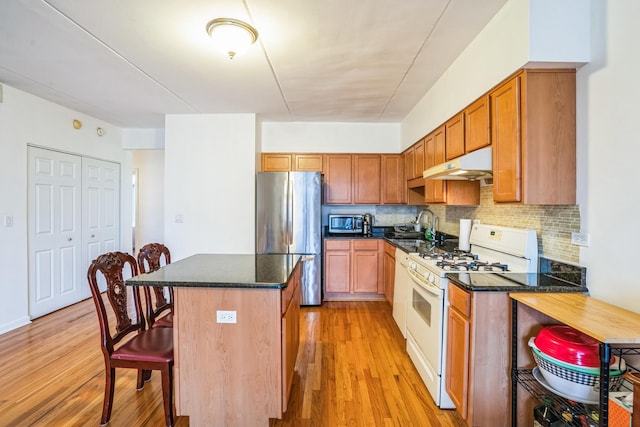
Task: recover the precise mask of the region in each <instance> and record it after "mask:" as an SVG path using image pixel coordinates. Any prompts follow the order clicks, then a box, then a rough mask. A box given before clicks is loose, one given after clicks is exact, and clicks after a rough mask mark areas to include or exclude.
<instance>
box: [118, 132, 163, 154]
mask: <svg viewBox="0 0 640 427" xmlns="http://www.w3.org/2000/svg"><path fill="white" fill-rule="evenodd" d="M122 148H124V149H131V150H135V149H143V150H144V149H149V150H152V149H160V150H161V149H163V148H164V129H131V128H129V129H123V130H122Z"/></svg>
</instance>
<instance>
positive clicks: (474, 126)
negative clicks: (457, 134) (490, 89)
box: [464, 95, 491, 153]
mask: <svg viewBox="0 0 640 427" xmlns="http://www.w3.org/2000/svg"><path fill="white" fill-rule="evenodd" d="M490 123H491V121H490V115H489V95H484V96H482V97H480V98H478V99H477V100H476V101H475V102H474V103H473V104H471V105H469V106H468V107H467V108H466V109H465V110H464V147H465V152H466V153H469V152H471V151H474V150H477V149H479V148H482V147H486V146H487V145H490V144H491V127H490Z"/></svg>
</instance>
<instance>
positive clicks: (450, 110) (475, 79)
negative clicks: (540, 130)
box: [401, 0, 589, 150]
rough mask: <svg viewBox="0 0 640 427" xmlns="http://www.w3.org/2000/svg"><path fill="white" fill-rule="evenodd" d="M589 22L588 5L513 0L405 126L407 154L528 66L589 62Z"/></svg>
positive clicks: (580, 0) (555, 0)
mask: <svg viewBox="0 0 640 427" xmlns="http://www.w3.org/2000/svg"><path fill="white" fill-rule="evenodd" d="M588 16H589V2H588V1H585V0H510V1H509V2H508V3H507V4H505V6H504V7H503V8H502V9H500V11H499V12H498V13H497V14H496V16H495V17H494V18H493V19H492V20H491V21H490V22H489V24H487V26H486V27H485V28H484V29H483V30H482V31H481V32H480V34H479V35H478V36H477V37H476V38H475V39H474V40H473V41H472V42H471V43H470V44H469V46H468V47H467V48H466V49H465V50H464V51H463V52H462V53H461V54H460V56H459V57H458V58H457V59H456V60H455V61H454V63H453V64H452V65H451V67H449V68H448V69H447V70H446V71H445V72H444V73H443V75H442V76H441V77H440V79H438V81H437V82H436V84H435V85H434V86H433V87H432V88H431V89H430V90H429V91H428V92H427V93H426V94H425V96H424V97H423V98H422V99H421V100H420V101H419V102H418V104H416V106H415V107H414V108H413V110H412V111H411V112H410V113H409V114H408V115H407V117H405V119H404V120H403V121H402V137H401V145H402V149H403V150H404V149H405V148H407V147H409V146H411V145H412V144H414V143H415V142H417V141H418V140H420V139H421V138H422V137H424V136H425V135H426V134H428V133H429V132H431V131H432V130H433V129H435V128H436V127H438V126H440V125H441V124H442V123H444V122H445V121H446V120H448V119H449V118H450V117H452V116H454V115H455V114H457V113H458V112H459V111H461V110H462V109H463V108H465V107H466V106H467V105H469V104H470V103H471V102H473V101H474V100H475V99H477V98H478V97H479V96H481V95H482V94H484V93H485V92H487V91H488V90H489V89H491V88H492V87H493V86H495V85H496V84H497V83H499V82H500V81H502V80H504V79H505V78H506V77H507V76H509V75H510V74H511V73H513V72H515V71H517V70H518V69H520V68H522V67H524V66H525V65H526V66H528V67H532V68H536V67H537V68H548V67H550V66H554V65H555V66H566V65H567V63H584V62H586V61H588V60H589V25H588ZM559 55H563V56H562V60H561V59H560V57H559ZM554 63H555V64H554Z"/></svg>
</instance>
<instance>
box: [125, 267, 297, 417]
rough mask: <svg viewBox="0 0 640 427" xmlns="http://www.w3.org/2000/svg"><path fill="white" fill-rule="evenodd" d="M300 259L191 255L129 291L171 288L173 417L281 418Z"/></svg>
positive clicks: (135, 281)
mask: <svg viewBox="0 0 640 427" xmlns="http://www.w3.org/2000/svg"><path fill="white" fill-rule="evenodd" d="M300 262H301V260H300V257H299V256H294V255H217V254H197V255H193V256H190V257H188V258H185V259H182V260H180V261H177V262H174V263H172V264H169V265H167V266H164V267H162V268H161V269H160V270H158V271H155V272H153V273H149V274H141V275H139V276H136V277H134V278H131V279H128V280H127V285H129V286H173V288H174V320H173V325H174V327H173V329H174V331H173V337H174V359H175V364H174V387H175V393H174V394H175V405H176V414H177V415H183V416H189V425H190V426H192V427H200V426H207V427H208V426H260V425H263V426H268V425H269V418H281V417H282V414H283V413H284V412H286V409H287V401H288V397H289V392H290V389H291V384H292V381H293V371H294V366H295V359H296V355H297V352H298V345H299V335H300V334H299V331H300V329H299V328H300V325H299V321H300V320H299V317H300V316H299V310H300V285H299V282H300V279H299V278H300V273H299V272H300V268H299V265H300Z"/></svg>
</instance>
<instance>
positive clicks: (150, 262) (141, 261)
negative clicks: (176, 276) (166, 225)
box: [138, 243, 173, 326]
mask: <svg viewBox="0 0 640 427" xmlns="http://www.w3.org/2000/svg"><path fill="white" fill-rule="evenodd" d="M163 257H164V263H163V261H162V258H163ZM167 264H171V253H170V252H169V248H167V247H166V246H165V245H163V244H162V243H149V244H146V245H144V246H143V247H142V248H140V252H138V267H139V270H140V273H150V272H152V271H156V270H158V269H159V268H160V267H161V266H162V265H167ZM150 288H151V289H152V290H153V297H152V296H151V292H150ZM167 288H168V291H169V300H168V301H167V297H166V294H165V290H164V287H162V286H145V287H144V296H145V299H146V300H147V320H148V321H149V326H152V325H153V324H154V323H155V319H157V318H158V317H159V316H160V315H161V314H162V313H163V312H165V311H169V312H173V288H172V287H171V286H168V287H167Z"/></svg>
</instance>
